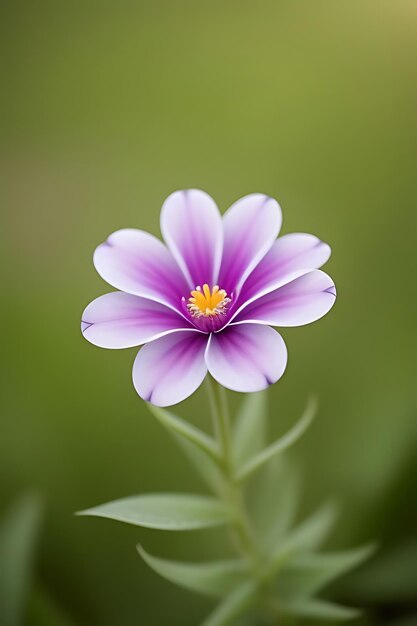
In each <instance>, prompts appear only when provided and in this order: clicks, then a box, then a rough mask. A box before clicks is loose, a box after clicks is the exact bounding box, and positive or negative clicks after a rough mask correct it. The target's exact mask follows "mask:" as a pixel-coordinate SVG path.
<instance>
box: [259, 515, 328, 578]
mask: <svg viewBox="0 0 417 626" xmlns="http://www.w3.org/2000/svg"><path fill="white" fill-rule="evenodd" d="M336 514H337V509H336V507H335V506H334V505H333V504H331V503H328V504H326V505H324V506H323V507H321V508H320V509H319V510H318V511H316V512H315V513H313V515H311V516H310V517H309V518H307V519H306V520H304V521H303V522H302V523H301V524H300V525H299V526H297V527H296V528H295V529H294V530H293V531H292V532H291V533H290V534H289V535H288V537H287V538H286V539H285V541H283V542H282V543H281V545H280V546H279V547H278V549H277V550H276V551H275V553H274V554H273V555H272V558H271V562H270V570H271V572H274V571H276V570H277V569H278V568H280V567H281V566H282V565H283V564H285V563H286V562H287V561H288V559H289V558H290V557H291V556H293V555H294V554H297V553H298V552H301V551H307V552H308V551H312V550H316V549H317V548H319V547H320V546H321V544H322V543H323V542H324V541H325V539H327V537H328V535H329V534H330V531H331V529H332V528H333V525H334V523H335V521H336Z"/></svg>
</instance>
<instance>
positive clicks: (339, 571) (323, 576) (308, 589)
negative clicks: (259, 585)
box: [277, 545, 375, 599]
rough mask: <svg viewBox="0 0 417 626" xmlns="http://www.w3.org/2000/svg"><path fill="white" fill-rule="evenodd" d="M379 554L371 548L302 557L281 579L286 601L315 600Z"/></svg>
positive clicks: (280, 585) (302, 555) (285, 569)
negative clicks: (314, 597) (327, 586)
mask: <svg viewBox="0 0 417 626" xmlns="http://www.w3.org/2000/svg"><path fill="white" fill-rule="evenodd" d="M374 550H375V546H373V545H368V546H362V547H360V548H355V549H352V550H344V551H342V552H333V553H328V554H300V555H298V556H297V557H296V558H295V559H294V560H293V561H291V563H289V564H288V566H287V567H285V568H284V569H283V570H282V572H281V573H280V575H279V578H278V581H277V588H279V590H280V595H282V597H283V598H288V599H292V598H299V597H306V596H312V595H314V594H316V593H317V592H319V591H320V590H321V589H323V587H325V586H326V585H328V584H329V583H330V582H332V581H333V580H335V579H336V578H338V577H339V576H342V575H343V574H345V573H346V572H348V571H349V570H351V569H353V568H354V567H357V566H358V565H359V564H360V563H362V562H363V561H365V559H367V558H368V557H369V556H370V555H371V554H372V553H373V552H374Z"/></svg>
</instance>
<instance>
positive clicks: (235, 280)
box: [219, 193, 282, 294]
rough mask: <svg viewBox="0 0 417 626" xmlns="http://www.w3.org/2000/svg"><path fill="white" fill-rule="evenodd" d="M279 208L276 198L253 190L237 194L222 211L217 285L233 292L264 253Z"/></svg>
mask: <svg viewBox="0 0 417 626" xmlns="http://www.w3.org/2000/svg"><path fill="white" fill-rule="evenodd" d="M281 222H282V214H281V208H280V206H279V204H278V202H277V201H276V200H274V199H273V198H270V197H269V196H265V195H264V194H260V193H254V194H251V195H249V196H245V197H244V198H241V199H240V200H238V201H237V202H235V203H234V204H232V206H231V207H230V209H229V210H228V211H227V212H226V213H225V215H224V217H223V227H224V251H223V260H222V265H221V269H220V277H219V285H220V286H221V287H222V289H225V290H226V291H227V293H229V294H231V293H233V292H234V293H236V292H238V291H239V289H240V287H241V285H242V284H243V282H244V281H245V280H246V278H247V277H248V276H249V274H250V273H251V272H252V270H253V269H254V268H255V267H256V265H257V264H258V263H259V261H260V260H261V259H262V258H263V257H264V256H265V254H266V253H267V252H268V250H269V249H270V247H271V246H272V244H273V242H274V241H275V239H276V237H277V235H278V233H279V229H280V228H281Z"/></svg>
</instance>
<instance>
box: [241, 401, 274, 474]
mask: <svg viewBox="0 0 417 626" xmlns="http://www.w3.org/2000/svg"><path fill="white" fill-rule="evenodd" d="M266 401H267V394H266V392H265V391H260V392H258V393H248V394H246V395H245V398H244V400H243V401H242V404H241V407H240V410H239V412H238V414H237V416H236V421H235V425H234V429H233V455H234V461H235V464H236V467H239V466H241V465H242V464H243V463H244V462H245V461H246V459H249V458H251V457H253V456H255V455H256V454H257V453H258V452H260V451H261V450H262V448H263V447H264V446H265V442H266V421H267V410H266V404H267V402H266Z"/></svg>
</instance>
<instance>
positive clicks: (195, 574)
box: [137, 545, 247, 597]
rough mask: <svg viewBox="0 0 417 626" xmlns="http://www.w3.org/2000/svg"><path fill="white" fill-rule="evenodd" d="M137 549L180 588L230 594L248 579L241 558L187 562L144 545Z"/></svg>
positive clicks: (213, 593)
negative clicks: (154, 552)
mask: <svg viewBox="0 0 417 626" xmlns="http://www.w3.org/2000/svg"><path fill="white" fill-rule="evenodd" d="M137 549H138V552H139V554H140V555H141V557H142V558H143V560H144V561H145V562H146V563H147V564H148V565H149V567H150V568H151V569H153V570H154V571H155V572H156V573H157V574H159V575H160V576H162V577H163V578H166V579H167V580H169V581H170V582H172V583H175V584H176V585H179V586H180V587H185V588H186V589H190V590H191V591H196V592H198V593H202V594H205V595H209V596H215V597H222V596H225V595H228V594H229V593H231V592H232V591H233V590H234V589H235V588H236V587H237V586H239V585H241V584H242V583H243V582H244V581H245V580H246V579H247V570H246V567H245V565H244V563H243V562H242V561H239V560H229V561H212V562H209V563H184V562H181V561H168V560H166V559H161V558H159V557H156V556H152V555H151V554H149V553H148V552H146V551H145V550H144V549H143V548H142V546H140V545H138V546H137Z"/></svg>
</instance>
